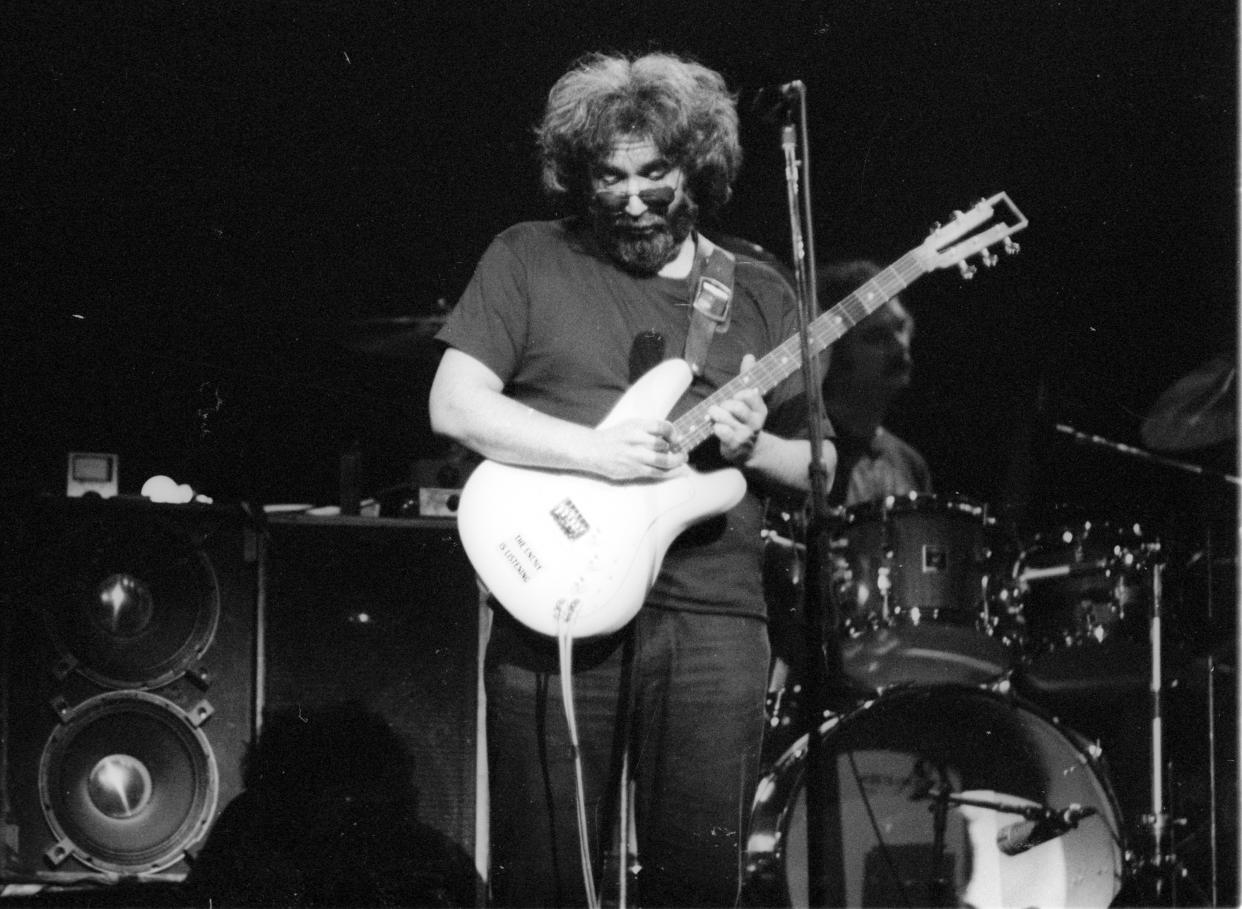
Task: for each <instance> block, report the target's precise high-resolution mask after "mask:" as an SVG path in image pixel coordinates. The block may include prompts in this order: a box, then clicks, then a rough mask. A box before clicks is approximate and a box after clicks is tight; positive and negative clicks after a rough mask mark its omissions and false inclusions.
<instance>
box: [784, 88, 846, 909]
mask: <svg viewBox="0 0 1242 909" xmlns="http://www.w3.org/2000/svg"><path fill="white" fill-rule="evenodd" d="M781 93H782V94H783V95H784V97H785V99H786V101H787V102H791V101H796V102H797V111H798V125H797V127H795V126H794V124H793V123H792V122H786V124H785V125H784V126H783V127H782V129H781V149H782V151H783V153H784V158H785V185H786V199H787V202H788V206H789V229H790V239H791V241H792V252H793V265H794V276H795V279H796V288H795V289H796V291H797V296H798V329H799V330H798V337H799V341H800V343H801V353H802V379H803V385H804V389H805V393H806V404H807V420H806V422H807V431H808V440H809V442H810V449H811V462H810V465H809V467H808V471H809V475H810V486H811V493H810V515H809V518H808V521H807V539H806V553H807V563H806V565H807V567H806V573H805V575H804V578H803V588H802V589H803V606H804V611H803V615H804V617H805V623H806V624H805V628H804V632H805V645H804V646H805V653H806V659H805V662H806V674H807V679H806V692H807V704H808V709H807V710H806V714H805V715H806V719H807V762H806V767H807V770H806V778H805V793H806V818H807V820H806V828H807V829H806V845H807V876H808V880H807V884H808V896H809V901H810V905H811V906H814V907H820V906H844V905H845V893H844V882H843V880H842V875H841V874H840V869H841V868H843V867H844V853H843V843H842V834H841V828H840V816H839V812H838V816H837V820H836V823H835V824H832V825H831V828H830V826H829V825H828V824H827V823H826V820H827V818H828V816H829V810H830V809H831V808H834V807H835V806H838V805H839V804H840V798H839V792H840V786H839V780H838V777H837V773H836V762H835V760H832V756H831V754H829V753H827V749H825V748H823V747H822V744H821V742H820V738H819V723H820V721H821V718H822V717H823V715H824V713H825V708H826V707H827V705H828V703H829V697H830V694H832V695H837V696H839V695H840V694H841V692H843V691H844V690H845V687H846V686H844V685H843V684H842V681H841V680H842V679H843V677H844V672H843V668H842V663H841V648H840V643H839V639H838V628H839V627H840V622H839V621H838V616H837V610H836V603H835V602H834V601H833V600H832V599H831V598H830V597H829V596H828V595H827V593H828V585H827V584H826V583H825V577H826V574H827V569H828V567H829V564H830V562H829V548H828V543H829V541H828V476H827V471H826V470H825V468H824V464H823V439H824V420H823V413H824V409H823V407H824V406H823V390H822V389H821V387H820V370H819V362H818V360H816V359H815V358H814V357H813V356H812V355H811V347H810V338H809V335H808V330H809V326H810V323H811V322H812V321H813V320H814V318H815V317H816V316H817V315H818V312H819V307H818V303H817V300H816V289H815V285H816V277H815V243H814V239H813V236H812V228H811V224H812V219H811V185H810V184H811V177H810V143H809V142H808V141H807V103H806V86H805V85H803V83H802V82H801V81H794V82H790V83H787V84H786V85H784V86H781ZM786 114H787V120H788V121H792V116H791V111H790V110H789V108H787V109H786ZM799 139H800V140H801V143H800V144H801V149H800V150H799V147H798V146H799ZM799 151H800V152H801V159H800V160H799ZM799 169H801V173H802V181H801V184H799V180H798V175H799ZM799 201H801V206H802V210H801V213H800V212H799ZM803 222H805V225H806V231H805V236H804V235H803V229H802V224H803ZM821 654H822V656H823V658H822V659H820V655H821ZM830 854H831V856H832V858H833V863H832V864H833V866H834V872H835V873H833V874H832V875H831V877H830V876H829V874H828V873H827V872H828V869H827V865H828V857H829V855H830ZM830 886H832V888H833V892H831V893H829V887H830Z"/></svg>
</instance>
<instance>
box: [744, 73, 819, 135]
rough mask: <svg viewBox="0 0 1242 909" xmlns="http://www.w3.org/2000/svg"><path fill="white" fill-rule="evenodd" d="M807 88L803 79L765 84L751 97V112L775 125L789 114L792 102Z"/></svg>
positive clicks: (763, 120)
mask: <svg viewBox="0 0 1242 909" xmlns="http://www.w3.org/2000/svg"><path fill="white" fill-rule="evenodd" d="M805 88H806V86H805V85H804V84H803V83H802V80H801V79H794V80H793V81H792V82H782V83H781V84H780V85H765V86H763V87H762V88H760V89H759V90H758V91H756V92H755V94H754V97H753V98H752V99H751V102H750V109H751V112H752V113H754V114H755V115H757V116H758V117H759V119H760V120H761V121H762V122H764V123H768V124H772V125H775V124H777V123H779V122H780V121H781V120H783V119H785V118H787V117H788V116H789V104H790V102H792V101H795V100H797V98H798V96H799V95H800V94H801V93H802V91H803V90H804V89H805Z"/></svg>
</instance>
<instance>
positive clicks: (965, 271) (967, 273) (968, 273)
mask: <svg viewBox="0 0 1242 909" xmlns="http://www.w3.org/2000/svg"><path fill="white" fill-rule="evenodd" d="M957 269H958V271H960V272H961V273H962V280H963V281H969V280H970V279H971V278H973V277H974V276H975V272H977V271H978V270H979V269H977V268H975V267H974V266H973V265H970V264H969V263H968V262H967V261H966V260H965V259H963V260H961V261H960V262H958V263H957Z"/></svg>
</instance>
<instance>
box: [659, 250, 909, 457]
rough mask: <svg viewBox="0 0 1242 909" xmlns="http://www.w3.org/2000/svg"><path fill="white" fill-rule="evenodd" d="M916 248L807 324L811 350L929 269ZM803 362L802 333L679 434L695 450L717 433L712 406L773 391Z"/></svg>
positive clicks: (692, 416) (698, 411)
mask: <svg viewBox="0 0 1242 909" xmlns="http://www.w3.org/2000/svg"><path fill="white" fill-rule="evenodd" d="M916 252H917V250H913V251H911V252H908V253H906V255H904V256H902V257H901V258H900V259H898V260H897V261H896V262H894V263H893V264H892V265H890V266H889V267H888V268H885V269H884V270H883V271H881V272H880V273H879V274H877V275H876V276H875V277H873V278H872V279H871V280H870V281H868V282H867V283H866V284H864V285H862V286H861V287H859V288H858V289H857V290H855V291H853V292H852V293H851V294H850V295H849V296H847V297H846V298H845V299H844V300H841V301H840V302H839V303H837V304H836V305H835V306H833V307H832V309H830V310H828V311H827V312H826V313H824V314H823V315H822V316H820V317H819V318H817V319H815V320H814V321H813V322H811V324H810V325H809V326H808V327H807V335H808V340H809V346H810V351H811V355H812V356H814V355H815V354H818V353H820V352H821V351H823V350H825V349H827V347H828V345H830V344H832V343H833V342H835V341H836V340H837V339H838V338H840V337H841V336H842V335H844V334H845V333H846V332H848V331H849V330H850V329H851V328H853V327H854V326H855V325H857V324H858V323H859V322H861V321H862V320H863V319H865V318H866V317H867V316H869V315H870V314H871V313H873V312H875V311H876V310H877V309H879V308H880V307H881V306H883V305H884V304H885V303H886V302H888V301H889V300H891V299H892V298H893V297H895V296H896V295H897V294H899V293H901V291H903V290H905V289H906V288H907V287H909V286H910V285H911V284H913V283H914V282H915V281H916V280H918V279H919V278H920V277H922V276H923V275H924V274H926V273H927V268H926V267H924V265H923V263H922V262H921V261H920V259H919V258H918V256H917V255H916ZM801 366H802V342H801V340H800V339H799V337H798V335H793V336H791V337H789V338H786V339H785V341H784V342H783V343H782V344H780V345H779V346H778V347H776V348H774V349H773V350H772V351H770V352H769V353H768V354H767V355H766V356H765V357H763V359H761V360H759V361H758V362H757V363H755V365H754V367H753V368H751V369H750V370H749V371H748V372H745V373H742V374H741V375H739V376H736V377H734V378H733V379H731V380H729V381H728V382H726V383H725V384H724V385H722V386H721V387H720V388H718V389H716V391H714V392H713V393H712V394H711V395H710V396H709V397H707V398H705V399H704V400H702V401H700V402H699V403H698V404H696V405H694V407H692V408H690V410H688V411H686V412H685V413H684V414H682V415H681V416H680V417H679V418H678V419H677V420H676V421H675V422H674V424H673V428H674V431H675V432H676V437H677V438H679V439H681V446H682V448H683V449H684V450H686V451H690V450H692V449H694V448H696V447H698V446H699V445H700V444H701V443H703V442H704V441H706V439H707V438H708V437H709V436H710V435H711V434H712V421H711V420H710V419H709V418H708V416H707V411H708V410H709V409H710V408H711V407H713V406H715V405H716V404H719V403H721V402H722V401H727V400H728V399H729V398H732V397H733V396H734V395H736V394H737V393H738V392H739V391H742V390H743V389H746V388H755V389H758V390H759V393H760V394H767V393H768V392H769V391H771V390H772V389H773V388H775V387H776V386H777V385H779V384H780V383H781V382H782V381H783V380H784V379H786V378H788V377H789V376H790V375H791V374H792V373H794V372H795V371H796V370H798V369H799V368H800V367H801Z"/></svg>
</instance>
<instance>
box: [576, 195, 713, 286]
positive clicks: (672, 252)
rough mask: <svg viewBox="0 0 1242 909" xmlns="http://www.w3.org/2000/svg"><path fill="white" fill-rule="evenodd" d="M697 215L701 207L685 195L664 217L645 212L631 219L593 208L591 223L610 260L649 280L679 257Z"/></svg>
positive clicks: (675, 202) (623, 213) (622, 214)
mask: <svg viewBox="0 0 1242 909" xmlns="http://www.w3.org/2000/svg"><path fill="white" fill-rule="evenodd" d="M698 215H699V208H698V206H697V205H695V204H694V202H692V201H691V200H690V197H689V196H685V195H683V196H681V197H680V198H678V199H675V200H674V201H673V204H672V205H670V206H669V207H668V211H667V212H665V213H664V214H663V215H657V214H655V213H654V212H652V211H646V212H643V214H642V215H640V216H639V217H637V218H632V217H630V216H629V215H627V214H626V213H625V212H623V211H621V212H610V211H605V210H603V209H600V208H595V207H592V209H591V223H592V227H593V228H594V231H595V236H596V239H598V240H599V244H600V246H601V247H603V250H604V252H605V253H607V254H608V257H609V258H611V259H612V260H613V261H614V262H616V263H617V264H618V265H619V266H621V268H623V269H625V270H626V271H628V272H631V273H633V274H636V275H643V276H650V275H654V274H656V273H657V272H658V271H659V270H660V269H661V268H663V267H664V266H665V265H667V264H668V263H669V262H671V261H672V260H673V259H675V258H676V257H677V253H678V251H679V250H680V249H681V244H682V242H683V241H684V240H685V239H686V237H688V236H690V231H692V230H693V229H694V225H695V223H696V222H697V221H698Z"/></svg>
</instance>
